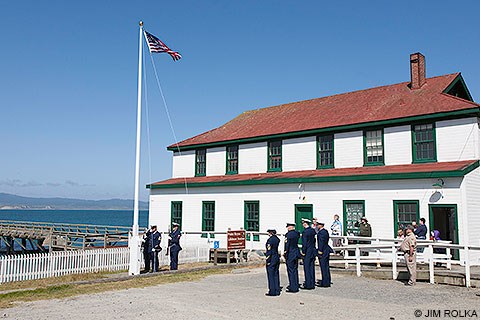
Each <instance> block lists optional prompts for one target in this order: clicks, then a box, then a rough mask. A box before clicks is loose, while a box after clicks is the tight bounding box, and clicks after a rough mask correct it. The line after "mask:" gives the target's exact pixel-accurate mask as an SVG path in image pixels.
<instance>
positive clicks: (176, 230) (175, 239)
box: [168, 222, 182, 270]
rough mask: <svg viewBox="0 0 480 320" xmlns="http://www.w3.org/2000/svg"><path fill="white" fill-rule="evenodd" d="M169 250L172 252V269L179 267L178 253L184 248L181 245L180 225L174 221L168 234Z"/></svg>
mask: <svg viewBox="0 0 480 320" xmlns="http://www.w3.org/2000/svg"><path fill="white" fill-rule="evenodd" d="M168 236H169V237H170V239H169V240H168V250H169V252H170V270H177V269H178V253H179V252H180V250H182V247H181V246H180V237H181V236H182V234H181V233H180V225H179V224H178V223H175V222H174V223H172V231H171V232H170V234H169V235H168Z"/></svg>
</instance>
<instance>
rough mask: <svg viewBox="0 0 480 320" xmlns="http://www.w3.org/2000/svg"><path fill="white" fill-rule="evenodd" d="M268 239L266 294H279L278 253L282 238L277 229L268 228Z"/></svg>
mask: <svg viewBox="0 0 480 320" xmlns="http://www.w3.org/2000/svg"><path fill="white" fill-rule="evenodd" d="M267 232H268V235H269V237H268V240H267V243H266V244H265V246H266V249H267V251H266V253H265V255H266V256H267V263H266V268H267V279H268V292H267V293H265V295H266V296H279V295H280V273H279V270H278V269H279V267H280V255H279V254H278V245H279V244H280V239H278V237H277V231H276V230H275V229H268V230H267Z"/></svg>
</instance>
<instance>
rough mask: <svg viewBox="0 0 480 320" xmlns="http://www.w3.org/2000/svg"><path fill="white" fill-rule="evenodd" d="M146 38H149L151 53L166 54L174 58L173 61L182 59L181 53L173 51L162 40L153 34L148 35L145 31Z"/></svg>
mask: <svg viewBox="0 0 480 320" xmlns="http://www.w3.org/2000/svg"><path fill="white" fill-rule="evenodd" d="M145 37H146V38H147V43H148V48H149V49H150V53H154V52H155V53H162V52H166V53H168V54H169V55H170V57H172V59H173V61H178V60H180V59H181V58H182V56H181V55H180V53H178V52H177V51H173V50H172V49H170V48H169V47H167V45H166V44H165V43H163V42H162V41H161V40H160V39H158V38H157V37H155V36H154V35H153V34H151V33H148V32H147V31H145Z"/></svg>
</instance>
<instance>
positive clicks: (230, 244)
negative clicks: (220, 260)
mask: <svg viewBox="0 0 480 320" xmlns="http://www.w3.org/2000/svg"><path fill="white" fill-rule="evenodd" d="M243 249H245V230H229V231H227V250H243Z"/></svg>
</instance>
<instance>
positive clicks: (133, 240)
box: [128, 21, 143, 275]
mask: <svg viewBox="0 0 480 320" xmlns="http://www.w3.org/2000/svg"><path fill="white" fill-rule="evenodd" d="M142 41H143V22H142V21H140V32H139V39H138V91H137V92H138V94H137V145H136V153H135V197H134V204H133V225H132V236H131V237H130V244H129V247H130V266H129V269H128V273H129V274H133V275H136V274H140V245H141V242H140V237H139V235H138V201H139V199H138V198H139V197H138V193H139V188H140V136H141V126H142V56H143V51H142V48H143V42H142Z"/></svg>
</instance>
